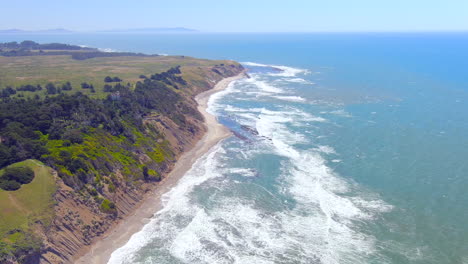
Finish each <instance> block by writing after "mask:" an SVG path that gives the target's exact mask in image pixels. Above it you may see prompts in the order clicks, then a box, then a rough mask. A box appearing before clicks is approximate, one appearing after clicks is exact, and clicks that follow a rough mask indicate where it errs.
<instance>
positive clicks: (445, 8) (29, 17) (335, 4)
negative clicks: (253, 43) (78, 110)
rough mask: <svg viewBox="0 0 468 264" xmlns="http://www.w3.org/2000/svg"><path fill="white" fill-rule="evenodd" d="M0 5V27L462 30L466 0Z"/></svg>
mask: <svg viewBox="0 0 468 264" xmlns="http://www.w3.org/2000/svg"><path fill="white" fill-rule="evenodd" d="M0 12H1V13H0V29H9V28H20V29H28V30H36V29H47V28H67V29H72V30H102V29H116V28H142V27H188V28H193V29H198V30H200V31H207V32H289V31H292V32H310V31H446V30H449V31H453V30H454V31H460V30H463V31H466V30H468V0H391V1H390V0H320V1H316V0H286V1H276V0H269V1H267V0H231V1H223V0H165V1H160V0H134V1H130V0H80V1H77V0H68V1H64V0H22V1H4V3H1V6H0Z"/></svg>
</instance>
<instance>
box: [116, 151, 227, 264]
mask: <svg viewBox="0 0 468 264" xmlns="http://www.w3.org/2000/svg"><path fill="white" fill-rule="evenodd" d="M224 151H225V150H224V149H223V148H222V146H221V144H218V145H216V146H215V147H214V148H213V149H212V150H211V151H210V152H208V153H207V154H205V155H204V156H203V157H202V158H200V159H199V160H198V161H196V162H195V164H194V165H193V167H192V169H190V170H189V171H188V172H187V173H186V175H185V176H184V177H183V178H182V179H181V180H180V181H179V183H178V184H177V185H176V186H175V187H174V188H172V189H171V190H170V191H169V192H168V193H166V194H164V195H163V196H162V203H163V209H162V210H160V211H158V212H157V213H156V214H155V217H154V218H153V219H152V220H151V221H150V222H149V223H148V224H147V225H145V226H144V227H143V229H142V230H141V231H140V232H138V233H135V234H134V235H133V236H132V237H131V238H130V240H129V241H128V242H127V244H126V245H124V246H123V247H121V248H119V249H117V250H116V251H114V252H113V253H112V255H111V258H110V260H109V262H108V263H110V264H113V263H134V258H135V253H136V252H137V251H138V250H140V249H141V248H142V247H144V246H145V245H147V244H148V243H149V242H150V241H151V240H152V239H154V238H155V236H158V235H161V236H168V237H172V236H174V235H175V234H177V233H178V232H177V227H176V226H174V225H173V223H171V219H172V218H173V217H178V216H179V217H181V218H183V217H184V216H190V215H192V214H194V213H196V212H198V211H199V210H200V208H199V207H198V206H197V205H196V204H194V203H191V202H190V198H189V196H188V195H189V194H190V193H191V192H192V190H193V189H194V188H195V187H196V186H199V185H200V184H202V183H203V182H205V181H207V180H209V179H212V178H215V177H219V176H221V174H217V173H215V171H216V170H215V168H216V167H217V166H218V163H219V160H218V159H217V156H218V155H220V154H222V153H224ZM159 231H164V232H161V233H159Z"/></svg>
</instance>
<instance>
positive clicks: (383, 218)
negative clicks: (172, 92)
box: [0, 33, 468, 264]
mask: <svg viewBox="0 0 468 264" xmlns="http://www.w3.org/2000/svg"><path fill="white" fill-rule="evenodd" d="M25 38H27V39H32V40H36V41H39V42H49V41H60V42H67V43H73V44H80V45H89V46H95V47H100V48H110V49H115V50H122V51H138V52H147V53H165V54H185V55H190V56H197V57H205V58H228V59H235V60H238V61H241V62H243V64H244V65H245V67H247V68H248V69H249V71H250V75H251V77H252V78H250V79H244V80H240V81H238V82H235V83H233V84H232V85H231V86H230V87H229V89H227V90H226V91H224V92H222V93H220V94H217V95H216V96H215V97H213V100H212V101H211V102H210V109H209V110H210V111H211V112H212V113H215V114H216V115H217V116H218V118H219V120H220V121H221V122H222V123H223V124H225V125H227V126H228V127H229V128H231V129H232V130H233V131H235V132H236V134H237V135H238V136H233V137H231V138H229V139H227V140H225V141H224V142H222V143H221V144H219V145H218V146H216V148H214V149H213V150H212V151H211V152H210V153H209V154H207V155H206V156H205V157H204V158H203V159H201V160H200V161H199V162H198V163H197V164H196V165H195V166H194V167H193V169H192V170H191V171H190V172H189V173H188V174H187V175H186V177H184V178H183V179H182V180H181V182H180V183H179V184H178V185H177V186H176V187H175V188H174V189H173V190H171V191H170V192H169V193H168V194H166V195H165V196H164V199H165V207H164V209H163V210H162V211H160V212H158V213H157V214H156V215H155V217H154V219H153V221H152V222H151V223H149V224H148V225H147V226H146V227H145V228H144V230H143V231H142V232H140V233H138V234H136V235H135V236H133V237H132V239H131V241H130V242H129V243H128V244H127V245H126V246H124V247H123V248H121V249H119V250H118V251H116V252H114V254H113V256H112V259H111V261H110V262H111V263H448V264H449V263H450V264H451V263H468V227H467V225H466V223H468V198H467V197H468V195H467V190H468V167H467V162H466V160H467V157H468V140H467V136H466V135H467V134H468V133H467V132H468V120H467V119H468V107H467V104H466V102H467V101H468V94H467V91H468V78H467V76H468V50H467V49H466V47H467V46H468V34H466V33H465V34H462V33H459V34H455V33H454V34H448V33H447V34H441V33H439V34H435V33H432V34H263V35H262V34H260V35H258V34H230V35H226V34H194V35H55V36H39V35H36V36H27V37H24V36H18V35H16V36H13V35H9V36H5V35H4V36H0V41H7V40H22V39H25Z"/></svg>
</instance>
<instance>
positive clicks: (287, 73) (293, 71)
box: [242, 62, 310, 77]
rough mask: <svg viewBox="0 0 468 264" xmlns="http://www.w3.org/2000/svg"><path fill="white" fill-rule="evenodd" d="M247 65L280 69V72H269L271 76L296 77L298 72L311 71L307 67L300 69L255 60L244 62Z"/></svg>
mask: <svg viewBox="0 0 468 264" xmlns="http://www.w3.org/2000/svg"><path fill="white" fill-rule="evenodd" d="M242 64H244V65H245V66H253V67H269V68H273V69H277V70H280V72H278V73H269V74H268V75H270V76H281V77H294V76H296V75H298V74H309V73H310V72H309V71H308V70H306V69H299V68H293V67H288V66H283V65H268V64H262V63H255V62H242Z"/></svg>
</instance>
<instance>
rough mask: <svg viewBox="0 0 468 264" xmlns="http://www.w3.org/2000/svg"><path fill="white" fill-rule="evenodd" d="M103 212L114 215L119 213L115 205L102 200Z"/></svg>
mask: <svg viewBox="0 0 468 264" xmlns="http://www.w3.org/2000/svg"><path fill="white" fill-rule="evenodd" d="M101 211H103V212H104V213H107V214H113V213H116V212H117V209H116V208H115V204H114V203H113V202H111V201H109V200H107V199H104V200H102V203H101Z"/></svg>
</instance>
